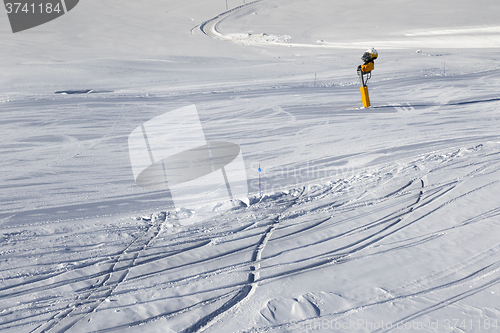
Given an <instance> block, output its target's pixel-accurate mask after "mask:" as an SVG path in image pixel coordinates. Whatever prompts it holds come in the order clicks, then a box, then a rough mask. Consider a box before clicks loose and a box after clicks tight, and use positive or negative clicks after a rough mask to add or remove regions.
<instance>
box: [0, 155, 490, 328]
mask: <svg viewBox="0 0 500 333" xmlns="http://www.w3.org/2000/svg"><path fill="white" fill-rule="evenodd" d="M457 155H458V154H457V152H456V151H455V152H452V153H450V154H448V157H446V158H445V159H441V158H440V157H439V156H437V155H435V154H433V155H432V156H434V157H432V156H429V157H431V159H430V162H432V159H436V158H437V159H438V160H440V162H439V163H435V162H434V163H433V164H435V166H434V167H433V168H431V169H429V170H428V171H426V172H425V173H424V174H420V175H419V176H418V177H417V178H413V179H412V180H411V181H410V182H408V183H406V184H402V185H401V186H400V187H399V188H395V189H394V188H393V189H390V191H389V192H388V193H386V194H383V193H382V195H380V196H378V197H376V198H372V199H364V198H365V197H367V196H368V195H369V192H370V191H371V190H370V189H366V190H363V191H361V192H356V191H354V192H350V191H347V192H344V195H350V194H355V195H356V196H355V197H354V198H351V199H348V200H343V201H341V202H338V200H333V201H332V196H333V197H335V196H336V195H338V193H339V192H340V193H342V192H343V190H344V191H345V190H346V188H345V187H344V186H348V189H349V186H352V185H355V184H356V183H357V182H359V180H355V179H353V180H348V181H347V183H344V184H342V182H339V183H337V184H332V185H321V184H318V185H316V186H313V187H310V188H309V189H308V190H306V188H303V189H302V190H300V189H299V190H296V191H294V192H290V194H279V193H278V194H277V195H274V196H270V197H264V198H262V199H261V200H259V201H258V202H256V203H254V204H252V205H251V206H250V207H249V208H247V209H244V211H246V210H250V211H253V212H262V211H266V209H269V210H270V212H269V213H270V216H268V217H267V218H265V219H263V220H261V222H260V223H262V224H261V225H256V224H255V223H243V224H241V222H240V224H239V225H240V227H236V228H235V227H232V228H229V229H226V228H227V227H226V228H220V229H219V228H216V229H214V230H213V231H211V232H209V234H208V235H207V236H206V237H202V238H200V237H196V236H195V237H194V238H193V235H195V234H193V233H192V232H187V233H184V234H180V235H176V234H173V235H172V236H175V237H174V239H172V241H173V244H175V243H176V242H177V244H180V245H181V249H178V250H172V251H169V252H167V253H162V252H156V251H153V253H148V250H151V249H153V248H155V246H154V245H155V243H156V242H158V237H159V236H160V233H161V232H162V231H163V232H164V231H165V229H162V224H159V225H158V224H151V225H150V226H149V227H148V229H147V230H145V231H144V232H143V233H142V234H140V235H138V236H137V237H136V238H135V239H134V240H133V241H132V242H131V243H130V244H129V245H128V246H127V247H126V248H124V249H123V250H122V251H121V252H120V253H117V254H115V255H114V256H113V257H112V258H110V259H111V260H107V261H104V262H103V261H102V260H99V261H97V262H96V263H94V264H92V265H90V266H86V267H79V268H76V269H74V270H70V271H68V272H64V273H60V274H50V275H49V276H47V277H36V278H35V279H33V280H31V281H25V282H23V283H20V284H14V285H12V286H10V287H5V286H4V287H2V290H1V291H0V297H1V298H2V299H3V300H7V299H22V297H26V296H34V295H36V294H37V293H40V296H41V298H40V299H38V300H37V298H36V296H34V297H35V298H34V299H31V300H30V301H29V303H26V304H31V303H33V302H34V303H35V304H39V306H42V307H44V306H43V304H44V303H46V302H47V300H45V299H44V298H45V296H42V295H43V294H45V293H46V292H47V291H50V290H54V291H56V290H60V288H62V287H64V286H68V287H71V288H72V289H73V288H75V287H76V286H77V285H78V284H79V283H81V282H86V281H88V282H89V283H90V282H91V281H96V283H95V284H90V285H88V286H87V287H84V288H77V289H75V290H74V291H72V295H74V296H76V297H75V298H74V299H73V300H72V301H71V302H69V303H67V305H65V306H64V305H63V304H64V301H63V300H62V299H61V300H59V301H57V303H55V304H58V303H60V302H61V301H62V304H61V305H59V309H54V310H51V311H49V312H45V313H42V314H44V315H49V316H50V318H51V319H50V320H48V321H47V322H46V323H44V324H41V325H39V326H38V327H37V328H35V329H33V330H32V332H65V331H72V330H71V329H72V328H73V327H74V328H75V329H76V328H77V324H78V323H79V322H82V321H83V320H84V319H87V318H89V319H90V318H92V315H93V314H95V313H99V312H100V311H107V310H105V309H102V308H101V305H102V304H103V303H105V301H106V300H109V299H110V298H118V299H119V298H120V297H123V296H126V295H128V294H130V293H132V294H134V293H136V292H137V291H135V289H134V288H132V289H129V287H125V286H124V285H126V284H127V283H133V282H138V281H139V282H140V283H141V284H143V285H147V284H146V281H148V280H151V279H152V278H154V277H159V276H162V277H163V278H165V281H168V282H163V283H160V285H163V287H162V288H165V287H166V288H167V289H175V288H182V286H186V284H190V283H200V281H203V280H205V279H207V278H209V277H212V278H214V277H217V276H220V275H224V274H231V273H232V272H235V270H236V271H238V270H241V269H244V271H247V273H246V275H247V277H246V280H239V281H236V282H235V283H230V284H227V283H223V284H222V285H221V286H218V287H214V288H208V289H206V288H205V289H203V290H200V291H198V292H196V293H195V294H198V295H203V294H210V293H213V292H216V293H218V296H215V297H213V296H212V297H208V298H205V300H204V301H203V302H201V303H194V304H191V305H190V306H185V307H181V308H178V309H177V310H174V311H169V312H166V313H163V314H161V313H160V314H156V315H155V316H152V317H150V318H149V319H141V320H139V321H133V322H129V323H128V324H124V325H121V326H116V327H113V328H109V329H104V328H102V329H100V330H99V331H103V332H107V331H117V330H120V329H124V328H126V327H134V326H137V325H144V324H147V323H151V322H155V321H157V320H159V319H161V318H168V319H170V318H173V317H175V316H176V315H180V316H181V315H184V314H185V313H187V312H189V311H192V310H195V309H199V308H203V307H204V306H206V305H207V304H216V303H217V304H220V305H219V306H216V308H215V309H214V310H212V311H210V312H208V313H207V314H205V315H204V316H203V317H201V318H200V319H199V320H197V321H195V322H193V323H192V324H191V325H190V326H188V327H185V328H184V329H183V330H182V332H197V331H200V330H205V329H208V328H209V327H211V326H212V325H216V324H217V323H218V322H220V321H221V320H223V317H224V314H225V313H226V312H228V311H231V310H233V311H237V309H238V308H239V307H241V306H242V304H243V303H245V302H246V301H247V297H249V296H251V295H252V294H253V293H254V292H255V289H256V288H258V285H259V284H262V283H264V284H266V283H270V282H272V281H276V280H280V279H283V278H286V277H290V276H296V275H301V274H308V273H311V272H313V271H315V270H318V269H323V268H326V267H329V266H332V265H334V266H338V267H341V266H342V265H346V264H347V263H349V262H352V261H355V260H362V259H364V258H367V257H377V256H380V255H382V254H387V253H391V252H397V251H400V250H402V249H407V248H410V247H414V246H419V245H420V244H423V243H426V242H432V241H434V240H436V239H439V238H441V237H443V236H444V235H446V234H447V233H450V232H454V231H455V230H456V229H460V228H464V227H467V226H468V225H470V224H472V223H476V224H477V223H481V222H483V221H485V220H488V219H490V218H492V217H495V216H497V215H498V214H499V209H500V208H498V207H496V208H494V209H491V210H488V211H486V212H484V213H481V214H479V215H477V216H475V217H472V218H469V219H466V220H464V221H461V222H460V223H458V224H456V225H455V226H450V227H448V228H445V229H441V230H438V231H435V232H432V233H428V234H425V233H424V234H422V235H419V236H418V237H412V238H408V239H406V240H400V241H397V242H395V243H387V244H385V245H384V246H382V247H380V246H379V245H378V244H380V243H382V242H383V241H384V240H386V239H390V238H391V236H394V235H397V234H398V233H400V232H402V231H403V230H404V229H405V228H409V227H410V226H411V225H413V224H415V223H419V222H421V221H424V220H425V219H426V218H429V216H431V215H432V214H436V213H437V212H439V211H440V210H443V209H444V208H445V207H447V206H449V205H451V204H453V203H454V202H456V201H460V200H464V199H465V198H468V197H470V196H472V195H474V194H475V193H476V192H480V191H483V190H484V189H486V188H488V187H490V186H494V185H495V184H497V182H498V181H490V182H487V183H485V184H483V185H480V186H473V187H472V188H471V189H470V190H468V191H466V192H464V193H461V194H458V195H457V194H455V195H454V194H453V193H454V192H455V191H456V190H457V188H460V185H462V184H463V183H465V182H469V181H471V180H472V179H474V178H476V177H484V176H486V175H489V174H495V173H498V172H500V158H499V156H498V153H494V154H490V155H489V156H487V157H486V156H485V157H483V158H481V161H480V162H479V160H478V161H476V162H474V163H471V164H469V165H465V166H466V167H468V168H469V172H468V173H467V174H465V175H464V176H462V177H460V178H455V179H453V180H450V181H446V182H442V183H440V182H438V183H429V182H428V180H426V179H427V178H428V177H429V176H430V175H432V174H433V173H436V172H447V171H448V170H451V169H454V168H457V167H464V165H463V163H464V162H463V161H459V160H458V161H457V158H459V157H458V156H457ZM411 165H413V163H410V164H409V165H408V167H407V168H409V167H410V166H411ZM409 175H411V173H410V174H409ZM378 176H379V177H380V175H378ZM373 177H375V175H372V178H369V179H367V180H370V181H375V183H377V182H380V181H381V180H380V179H379V180H376V177H375V178H373ZM350 182H352V183H350ZM378 185H379V186H380V184H378ZM377 188H378V186H375V187H374V188H373V189H377ZM373 189H372V190H373ZM351 191H352V188H351ZM401 203H403V206H401ZM307 206H312V207H311V208H313V209H308V208H307ZM367 206H373V207H372V208H371V209H370V210H368V211H366V212H365V213H364V214H363V213H361V214H357V215H354V216H352V217H351V218H345V219H341V220H340V221H336V222H335V223H332V217H333V216H336V215H337V216H341V215H342V212H350V211H351V212H352V211H355V210H358V209H360V207H367ZM391 206H393V207H394V208H392V209H395V210H393V211H392V212H390V211H389V214H385V215H382V216H381V217H380V218H376V219H374V220H373V221H371V222H369V223H365V224H362V225H360V226H357V227H354V228H350V229H349V228H348V229H347V230H346V231H345V232H342V233H335V232H334V234H333V235H332V236H331V237H327V238H322V239H321V240H319V241H308V243H307V244H301V245H300V246H296V245H293V242H292V243H290V245H288V246H287V245H286V241H287V240H293V241H295V240H297V239H302V240H305V241H307V239H308V237H305V238H304V235H309V236H310V235H311V234H314V233H317V232H321V230H325V229H326V230H330V231H333V230H335V229H331V228H332V227H333V228H335V226H340V225H342V224H349V223H351V221H354V220H356V219H360V218H367V219H368V220H370V219H371V216H376V215H379V214H380V213H382V214H384V211H386V210H387V207H389V208H390V207H391ZM429 206H432V207H433V208H432V209H430V210H429V208H428V207H429ZM377 207H379V208H380V209H377ZM426 208H427V209H428V211H427V212H425V213H422V214H421V215H420V216H419V217H414V215H415V214H417V213H419V212H420V211H421V210H423V209H426ZM296 209H300V210H301V212H297V211H296ZM238 213H242V212H238V211H236V212H235V213H233V214H237V215H238ZM339 214H340V215H339ZM245 215H247V213H245ZM325 215H327V216H328V217H326V218H324V217H323V218H322V216H325ZM223 216H224V214H223ZM229 217H230V215H229ZM304 218H306V219H304ZM259 230H260V231H259ZM179 237H180V238H179ZM185 237H187V239H184V238H185ZM217 238H218V239H219V241H218V242H217V245H213V244H214V243H213V240H214V239H217ZM242 240H246V241H247V242H245V243H244V244H241V245H237V244H236V243H240V242H242ZM311 240H313V239H311ZM338 241H344V245H343V246H339V247H336V248H333V249H332V248H330V247H328V248H329V250H328V251H325V247H323V250H321V251H320V252H317V250H315V248H317V247H322V245H323V244H324V243H328V242H334V243H333V244H335V243H336V242H338ZM283 242H285V243H283ZM278 243H282V244H281V245H280V247H279V251H278V252H275V251H276V250H275V249H274V248H273V249H269V246H270V245H274V244H278ZM227 244H233V245H236V246H233V245H231V246H230V247H231V248H233V249H232V250H229V251H227V250H225V249H224V250H223V251H222V252H220V251H217V254H216V255H212V256H211V255H207V254H205V255H202V256H200V257H199V258H200V259H198V260H191V261H190V262H185V263H181V264H177V265H176V264H171V263H169V262H168V259H169V258H172V257H176V256H182V255H185V254H189V253H191V252H198V251H203V250H204V249H205V250H206V249H207V247H213V246H216V247H217V246H223V247H226V246H227ZM245 244H248V245H245ZM283 245H284V246H283ZM168 247H170V246H167V248H168ZM379 248H380V249H379ZM366 250H370V252H371V253H365V251H366ZM492 250H493V248H492V249H490V250H489V251H492ZM269 251H272V253H270V254H268V255H266V252H269ZM499 251H500V249H499V248H498V247H497V248H496V249H495V253H499ZM204 252H205V251H204ZM245 252H246V253H248V255H247V258H248V259H247V260H246V261H239V260H241V259H239V260H237V261H236V262H233V263H232V264H229V265H227V266H222V267H220V266H219V267H217V268H214V269H213V270H210V269H208V270H207V269H204V270H203V272H200V273H201V275H200V273H191V274H188V275H185V274H182V275H181V276H179V277H178V278H166V276H165V275H167V276H168V274H169V272H172V271H175V270H178V269H182V268H186V267H192V266H194V267H201V266H202V265H204V264H205V263H208V262H217V261H220V260H221V259H222V258H231V257H232V256H234V255H239V254H241V253H245ZM487 252H488V251H487V250H486V251H485V252H483V253H482V254H481V256H482V258H471V260H470V262H468V263H467V262H464V263H463V265H462V266H461V267H450V268H449V269H446V270H443V271H442V272H441V273H439V274H435V275H434V276H432V277H427V278H425V279H424V280H422V281H415V282H412V283H410V284H407V285H406V286H404V287H403V289H402V290H401V292H402V294H401V295H399V296H395V297H392V298H389V299H387V300H384V301H379V302H375V303H370V302H368V303H366V304H362V305H359V306H357V307H354V308H352V309H347V310H344V311H340V312H337V313H334V314H330V316H338V317H341V316H344V315H346V314H349V313H352V312H353V311H355V312H356V311H366V310H367V309H370V308H372V307H377V306H382V305H384V304H388V303H392V302H397V301H404V300H405V299H413V298H415V297H424V296H428V295H429V294H433V293H436V292H439V291H442V290H449V289H454V288H457V287H458V286H462V285H464V284H465V283H468V282H469V281H471V280H478V279H484V278H487V281H486V282H485V283H482V284H481V285H480V286H478V287H475V288H474V289H472V290H468V291H466V292H461V293H458V294H456V295H455V296H452V297H449V298H447V299H445V300H443V301H441V302H438V303H436V304H435V305H432V306H430V307H428V308H426V309H423V310H421V311H419V312H416V313H414V314H412V315H409V316H407V317H404V318H402V319H401V320H400V321H399V322H400V323H406V322H409V321H411V320H414V319H416V318H419V317H420V316H422V315H425V314H428V313H432V312H433V311H436V310H438V309H440V308H443V307H446V306H448V305H451V304H454V303H456V302H459V301H460V300H463V299H466V298H467V297H470V296H472V295H474V294H476V293H479V292H481V291H483V290H485V289H486V288H489V287H490V286H493V285H496V284H497V283H498V281H499V280H500V277H498V275H497V274H498V271H499V270H500V266H499V265H500V261H496V262H493V263H490V264H488V265H486V266H484V267H483V268H480V269H479V270H477V271H475V272H472V273H471V274H469V275H468V276H466V277H464V278H461V279H458V280H454V281H451V282H446V283H443V284H438V285H437V286H432V285H433V284H436V283H437V282H438V281H441V280H449V279H450V278H448V277H447V275H449V274H450V272H451V271H452V270H460V271H467V270H470V268H469V267H472V266H474V265H475V264H476V262H478V261H488V259H489V256H488V255H487V254H486V253H487ZM315 253H316V254H315ZM304 254H306V256H305V257H304ZM196 257H197V256H194V258H196ZM292 258H293V259H292ZM276 259H278V260H277V261H278V262H279V263H277V264H276V263H275V262H276ZM290 259H292V260H290ZM479 259H480V260H479ZM104 263H105V265H103V264H104ZM156 264H160V266H159V267H156V266H155V265H156ZM152 265H153V266H152ZM99 266H103V267H99ZM98 267H99V268H98ZM153 267H155V268H153ZM89 268H98V271H97V272H94V270H93V269H89ZM152 268H153V269H152ZM134 270H140V271H141V272H142V273H136V274H130V273H131V272H133V271H134ZM76 272H79V273H78V274H77V275H78V277H70V276H71V275H72V273H76ZM65 276H68V277H65ZM120 285H122V286H123V288H124V289H122V290H120V288H119V286H120ZM154 285H155V284H153V285H152V286H150V287H148V288H146V289H145V290H142V291H141V292H146V291H147V289H149V288H155V287H154ZM425 285H427V286H429V287H428V288H427V289H425V288H422V287H423V286H425ZM73 286H75V287H73ZM78 289H79V290H78ZM127 290H129V291H127ZM394 292H396V291H392V293H394ZM58 293H60V292H56V294H58ZM68 296H69V295H68ZM49 302H50V301H49ZM107 303H109V302H107ZM146 304H147V303H146ZM47 308H49V307H47ZM11 314H13V312H8V313H5V311H4V313H2V317H4V320H3V321H2V327H4V328H6V329H8V328H15V327H17V325H21V327H22V324H21V323H23V322H26V321H28V322H31V321H33V322H37V319H36V317H37V315H35V316H34V317H33V318H31V319H29V317H23V318H22V319H21V318H19V319H12V318H11V319H9V318H8V317H9V315H11ZM39 315H41V314H39ZM18 323H19V324H18ZM278 327H279V326H277V327H276V328H278Z"/></svg>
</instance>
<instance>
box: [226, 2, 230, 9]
mask: <svg viewBox="0 0 500 333" xmlns="http://www.w3.org/2000/svg"><path fill="white" fill-rule="evenodd" d="M228 9H229V7H228V6H227V0H226V10H228Z"/></svg>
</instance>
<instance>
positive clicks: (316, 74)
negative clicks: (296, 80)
mask: <svg viewBox="0 0 500 333" xmlns="http://www.w3.org/2000/svg"><path fill="white" fill-rule="evenodd" d="M316 75H317V74H316V73H314V88H316Z"/></svg>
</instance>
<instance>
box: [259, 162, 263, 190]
mask: <svg viewBox="0 0 500 333" xmlns="http://www.w3.org/2000/svg"><path fill="white" fill-rule="evenodd" d="M261 171H262V169H261V168H260V163H259V197H262V193H261V191H260V172H261Z"/></svg>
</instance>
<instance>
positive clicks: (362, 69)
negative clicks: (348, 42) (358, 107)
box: [358, 49, 378, 108]
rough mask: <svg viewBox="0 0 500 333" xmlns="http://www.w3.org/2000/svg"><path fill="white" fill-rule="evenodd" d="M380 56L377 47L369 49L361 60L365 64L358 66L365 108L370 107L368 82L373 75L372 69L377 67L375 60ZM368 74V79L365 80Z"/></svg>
mask: <svg viewBox="0 0 500 333" xmlns="http://www.w3.org/2000/svg"><path fill="white" fill-rule="evenodd" d="M377 58H378V52H377V50H375V49H371V50H367V51H366V52H365V53H363V56H362V57H361V60H363V61H364V64H363V65H359V66H358V76H359V80H360V82H361V88H360V90H361V100H362V101H363V106H364V107H365V108H369V107H370V96H369V95H368V87H367V86H366V83H367V82H368V80H369V79H371V77H372V70H373V69H375V65H374V63H373V61H374V60H375V59H377ZM365 75H366V80H365Z"/></svg>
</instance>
